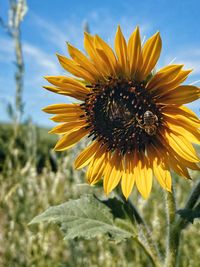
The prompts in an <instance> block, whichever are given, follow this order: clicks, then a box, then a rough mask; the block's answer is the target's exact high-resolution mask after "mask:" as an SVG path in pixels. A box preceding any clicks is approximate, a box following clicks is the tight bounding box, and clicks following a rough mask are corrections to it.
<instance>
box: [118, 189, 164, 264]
mask: <svg viewBox="0 0 200 267" xmlns="http://www.w3.org/2000/svg"><path fill="white" fill-rule="evenodd" d="M118 194H119V196H120V198H121V199H122V200H123V202H124V203H125V204H126V205H128V206H129V207H130V208H131V210H132V212H133V216H134V218H135V221H136V222H137V226H138V230H139V231H140V235H139V236H138V240H137V241H138V243H140V245H141V246H142V247H143V249H144V250H145V252H146V254H148V256H149V257H150V258H151V262H152V263H153V265H154V266H155V267H161V266H162V264H161V262H162V258H161V255H160V253H159V250H158V247H157V244H156V243H155V242H154V240H153V239H152V236H151V232H150V230H149V229H148V227H147V225H146V223H145V222H144V220H143V218H142V217H141V215H140V214H139V212H138V211H137V209H136V208H135V206H134V205H133V203H132V202H131V201H130V200H128V201H126V200H125V198H124V197H123V194H120V193H119V192H118Z"/></svg>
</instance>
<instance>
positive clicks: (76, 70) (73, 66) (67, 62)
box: [57, 55, 96, 83]
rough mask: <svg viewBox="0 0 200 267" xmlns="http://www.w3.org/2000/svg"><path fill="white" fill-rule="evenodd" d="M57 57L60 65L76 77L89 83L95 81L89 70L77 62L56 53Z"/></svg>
mask: <svg viewBox="0 0 200 267" xmlns="http://www.w3.org/2000/svg"><path fill="white" fill-rule="evenodd" d="M57 57H58V60H59V62H60V64H61V66H62V67H63V68H64V69H65V70H67V71H68V72H70V73H72V74H73V75H75V76H77V77H80V78H83V79H84V80H86V81H88V82H90V83H94V82H95V81H96V79H95V77H94V76H92V74H91V73H90V72H88V71H87V70H85V69H84V68H82V67H81V66H80V65H79V64H77V63H76V62H74V61H73V60H71V59H69V58H66V57H64V56H61V55H57Z"/></svg>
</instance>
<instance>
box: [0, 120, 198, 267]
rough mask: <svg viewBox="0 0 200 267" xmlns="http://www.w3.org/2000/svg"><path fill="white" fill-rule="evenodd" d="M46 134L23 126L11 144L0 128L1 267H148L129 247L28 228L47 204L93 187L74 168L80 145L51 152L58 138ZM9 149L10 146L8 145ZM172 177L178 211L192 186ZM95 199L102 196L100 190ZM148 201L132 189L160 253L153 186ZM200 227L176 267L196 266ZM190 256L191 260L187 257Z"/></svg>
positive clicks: (160, 215) (160, 196)
mask: <svg viewBox="0 0 200 267" xmlns="http://www.w3.org/2000/svg"><path fill="white" fill-rule="evenodd" d="M47 132H48V129H42V128H39V127H36V126H35V125H33V124H32V123H31V121H27V122H26V123H24V124H23V125H21V126H20V127H19V130H18V135H17V138H16V139H15V141H14V145H13V134H14V133H13V126H12V125H11V124H1V125H0V218H1V219H0V266H2V267H4V266H6V267H51V266H54V267H74V266H78V267H79V266H81V267H82V266H87V267H88V266H92V267H93V266H98V267H100V266H105V267H111V266H116V267H121V266H122V267H127V266H138V267H140V266H151V264H150V262H149V260H148V258H147V256H146V255H145V254H144V252H143V251H142V249H141V248H140V247H139V246H138V245H137V243H135V242H134V240H127V241H126V242H123V243H120V244H117V245H116V244H114V243H113V242H108V241H107V240H106V239H105V238H104V237H103V236H99V237H98V238H96V239H95V240H82V239H79V240H72V241H63V240H62V235H61V233H60V232H59V230H58V228H57V227H56V226H55V225H46V224H45V225H43V224H41V225H35V226H31V227H29V226H28V223H29V222H30V221H31V219H32V218H33V217H34V216H36V215H38V214H39V213H41V212H43V211H44V210H45V209H47V208H48V207H49V206H50V205H56V204H59V203H63V202H65V201H67V200H68V199H70V198H77V197H78V196H79V195H80V194H84V193H88V192H89V191H90V192H91V191H93V190H94V188H92V187H89V186H86V185H83V184H84V183H85V177H84V176H85V174H84V171H76V170H74V169H73V159H74V158H75V156H76V154H78V152H79V151H80V149H82V148H83V147H84V146H85V141H84V140H83V141H82V142H81V143H80V144H79V145H77V146H76V148H74V149H71V150H70V151H68V152H61V153H60V152H59V153H56V152H54V151H53V150H52V148H53V147H54V145H55V142H56V139H57V137H56V136H54V135H49V134H48V133H47ZM11 144H12V146H11ZM192 175H193V177H194V180H193V181H186V180H184V179H182V178H179V177H176V176H175V175H174V183H175V185H174V187H175V191H176V195H177V206H178V208H182V207H183V203H184V202H185V200H186V199H187V196H188V193H189V191H190V190H191V188H192V186H194V183H195V181H196V176H197V173H195V172H193V173H192ZM95 190H97V193H98V194H103V190H102V188H101V187H99V188H98V189H95ZM152 191H153V192H152V194H151V197H150V199H149V200H148V201H145V200H143V199H141V198H140V196H139V195H138V193H137V191H136V190H134V192H133V194H132V200H133V202H134V204H135V206H136V207H137V209H138V210H139V211H140V212H141V213H142V214H143V215H144V218H145V220H146V222H147V224H148V225H149V227H150V230H151V231H152V235H153V236H154V237H155V239H156V240H158V242H159V244H160V250H161V253H162V251H164V247H165V240H164V238H163V236H165V235H164V232H165V231H166V230H167V229H166V219H165V212H164V210H165V209H164V205H165V204H164V193H163V191H162V190H161V188H160V187H159V186H158V185H157V183H156V182H154V186H153V190H152ZM199 229H200V223H199V221H198V220H195V221H194V224H193V225H190V226H189V228H188V229H187V230H186V231H184V232H183V235H182V241H181V251H180V266H183V267H188V266H191V267H198V266H199V260H200V256H199V255H200V238H199V234H197V233H199ZM191 255H192V256H191Z"/></svg>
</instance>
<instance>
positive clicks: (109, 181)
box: [103, 150, 123, 195]
mask: <svg viewBox="0 0 200 267" xmlns="http://www.w3.org/2000/svg"><path fill="white" fill-rule="evenodd" d="M122 161H123V158H122V156H121V155H120V154H119V152H118V151H117V150H116V151H115V152H114V154H113V156H112V158H111V159H110V160H109V161H108V163H107V166H106V170H105V174H104V179H103V186H104V191H105V193H106V195H108V194H109V193H110V192H111V191H112V190H113V189H114V188H115V187H116V186H117V185H118V183H119V181H120V178H121V175H122V166H123V163H122Z"/></svg>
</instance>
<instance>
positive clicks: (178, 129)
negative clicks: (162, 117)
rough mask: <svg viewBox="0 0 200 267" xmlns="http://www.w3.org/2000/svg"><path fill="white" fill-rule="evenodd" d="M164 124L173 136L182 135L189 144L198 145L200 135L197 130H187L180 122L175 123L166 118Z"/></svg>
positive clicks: (173, 120)
mask: <svg viewBox="0 0 200 267" xmlns="http://www.w3.org/2000/svg"><path fill="white" fill-rule="evenodd" d="M166 124H167V126H168V128H169V129H170V130H171V131H173V132H174V133H175V134H177V135H179V134H181V135H183V136H184V137H185V138H187V139H188V140H190V142H192V143H196V144H198V145H200V133H199V131H198V130H197V129H193V131H192V128H189V130H188V127H187V125H186V124H184V123H183V124H182V125H181V122H180V121H177V120H175V119H173V118H168V119H167V121H166Z"/></svg>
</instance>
